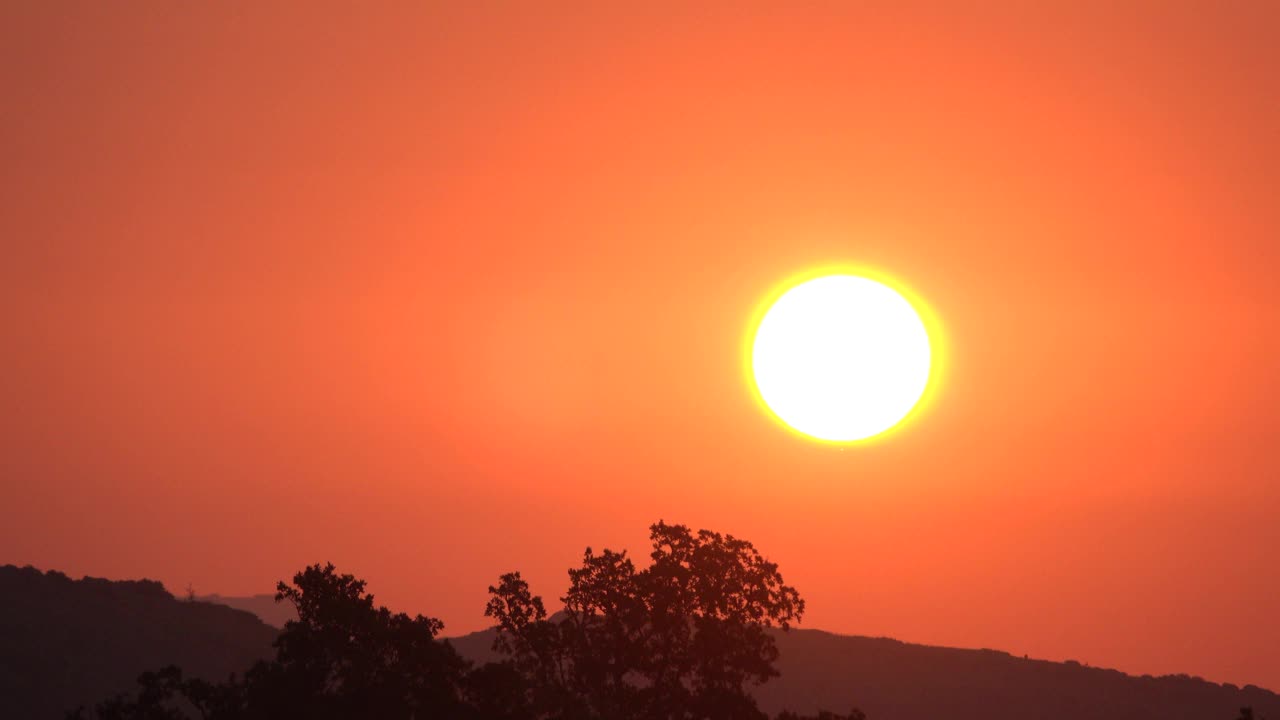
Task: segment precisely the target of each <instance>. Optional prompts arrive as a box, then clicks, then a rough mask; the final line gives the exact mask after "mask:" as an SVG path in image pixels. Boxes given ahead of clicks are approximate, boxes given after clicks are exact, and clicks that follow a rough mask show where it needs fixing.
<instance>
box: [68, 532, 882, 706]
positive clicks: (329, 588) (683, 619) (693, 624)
mask: <svg viewBox="0 0 1280 720" xmlns="http://www.w3.org/2000/svg"><path fill="white" fill-rule="evenodd" d="M650 541H651V543H652V546H653V550H652V552H651V553H650V560H651V562H650V563H649V564H648V565H647V566H646V567H644V568H642V569H641V568H637V567H636V565H635V563H634V562H633V561H632V560H631V558H630V557H629V556H628V554H627V553H626V552H625V551H621V552H615V551H612V550H603V551H602V552H600V553H595V552H594V551H592V550H591V548H587V550H586V552H585V553H584V555H583V560H582V564H581V565H580V566H579V567H576V568H572V569H570V570H569V589H568V591H567V592H566V593H565V595H564V596H563V597H562V598H560V600H561V602H562V603H563V606H564V609H563V611H561V612H558V613H556V614H554V615H549V614H548V612H547V610H546V607H545V605H544V603H543V601H542V598H541V597H539V596H536V595H534V594H533V593H532V592H531V590H530V588H529V586H528V583H526V582H525V581H524V579H523V578H522V577H521V576H520V573H518V572H512V573H508V574H506V575H503V576H502V577H501V578H500V579H499V581H498V584H497V585H495V586H492V587H490V588H489V592H490V599H489V602H488V605H487V607H486V610H485V613H486V615H487V616H489V617H491V618H493V619H494V621H495V629H496V631H497V633H496V640H495V648H494V649H495V650H497V651H498V652H499V653H500V654H501V656H502V659H501V660H500V661H499V662H493V663H487V664H485V665H481V666H478V667H477V666H474V665H473V664H471V663H468V662H467V661H465V660H464V659H462V658H461V657H460V656H459V655H458V653H457V652H456V651H455V650H454V648H453V646H452V645H450V644H449V642H448V641H443V640H440V639H438V637H437V636H438V634H439V633H440V631H441V629H442V628H443V624H442V623H441V622H440V621H439V620H437V619H435V618H430V617H425V616H422V615H418V616H415V617H410V616H408V615H406V614H404V613H393V612H391V611H390V610H388V609H387V608H385V607H381V606H378V605H376V604H375V603H374V597H373V595H371V594H369V593H368V592H367V591H366V589H365V583H364V581H363V580H359V579H357V578H356V577H354V576H353V575H347V574H341V573H339V572H338V571H337V570H336V569H335V568H334V566H333V565H332V564H328V565H323V566H322V565H312V566H309V567H307V568H305V569H304V570H303V571H301V572H299V573H297V574H296V575H295V576H294V577H293V582H292V584H286V583H283V582H281V583H279V585H278V586H277V592H276V600H277V602H290V603H292V604H293V605H294V606H295V607H296V608H297V611H298V619H297V620H296V621H290V622H289V623H287V624H286V626H285V628H284V630H283V632H282V633H281V634H280V636H279V638H277V640H276V642H275V645H274V647H275V658H274V659H272V660H269V661H263V662H260V663H258V664H257V665H255V666H254V667H252V668H250V669H249V670H248V671H247V672H245V673H244V674H243V675H240V676H232V677H231V678H229V679H228V680H227V681H225V682H221V683H210V682H206V681H203V680H199V679H191V678H184V676H183V673H182V671H181V670H180V669H178V668H176V667H167V668H164V669H162V670H160V671H158V672H150V673H146V674H144V675H143V676H142V677H141V678H139V689H138V690H137V691H136V692H135V693H133V694H131V695H128V696H120V697H116V698H112V699H109V700H106V701H104V702H102V703H100V704H99V705H98V706H97V707H96V708H95V709H94V711H93V712H92V713H87V712H86V711H85V710H83V709H81V710H79V711H77V712H75V713H72V714H71V715H70V716H69V717H71V718H79V719H81V720H83V719H85V718H88V717H97V718H99V720H184V719H186V718H193V717H194V718H201V719H202V720H258V719H259V718H262V719H265V718H288V717H298V718H308V719H316V720H330V719H331V720H339V719H344V718H388V719H392V718H394V719H397V720H398V719H402V718H403V719H405V720H417V719H420V718H443V719H446V720H451V719H456V720H490V719H492V720H763V719H764V718H766V716H765V714H764V713H763V712H761V711H760V710H759V709H758V708H757V707H756V703H755V700H754V698H753V697H752V695H751V692H750V688H751V687H752V686H753V685H756V684H759V683H764V682H767V681H768V680H769V679H770V678H773V677H776V676H777V675H778V671H777V669H776V667H775V662H776V661H777V658H778V651H777V648H776V646H775V643H774V640H773V637H772V636H771V635H770V634H769V632H768V630H769V629H770V628H780V629H782V630H786V629H788V628H789V627H790V626H791V625H792V624H793V623H796V622H799V621H800V619H801V617H802V616H803V614H804V600H803V599H801V597H800V595H799V593H798V592H797V591H796V589H795V588H793V587H791V586H789V585H786V584H784V582H783V579H782V575H781V574H780V573H779V571H778V567H777V565H775V564H774V563H771V562H769V561H768V560H766V559H765V558H764V557H763V556H762V555H761V554H760V553H759V551H757V550H756V549H755V547H754V546H753V545H752V544H751V543H749V542H747V541H745V540H741V539H738V538H735V537H733V536H732V535H722V534H720V533H716V532H711V531H708V530H700V531H697V532H694V531H691V530H690V529H689V528H688V527H685V526H683V525H667V524H665V523H663V522H658V523H656V524H654V525H653V526H651V527H650ZM785 717H786V718H787V720H800V719H798V718H797V717H796V716H794V715H791V714H786V715H785ZM821 717H822V719H823V720H861V718H862V716H861V713H858V712H857V711H855V712H854V713H853V714H851V715H848V716H843V715H832V714H830V713H824V714H823V715H822V716H821Z"/></svg>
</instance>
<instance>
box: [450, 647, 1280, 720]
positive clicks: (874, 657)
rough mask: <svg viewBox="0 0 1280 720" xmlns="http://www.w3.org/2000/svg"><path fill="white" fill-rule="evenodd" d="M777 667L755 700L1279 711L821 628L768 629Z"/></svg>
mask: <svg viewBox="0 0 1280 720" xmlns="http://www.w3.org/2000/svg"><path fill="white" fill-rule="evenodd" d="M775 636H776V637H777V641H778V650H779V652H780V653H781V656H780V658H779V661H778V669H779V670H780V671H781V672H782V677H780V678H777V679H775V680H772V681H770V682H769V683H766V684H765V685H763V686H761V687H760V688H759V689H758V690H757V692H756V698H757V699H758V700H759V702H760V707H761V709H763V710H765V711H767V712H769V713H770V714H773V713H775V712H777V711H779V710H783V709H788V710H796V711H799V712H815V711H817V710H819V709H827V710H834V711H837V712H842V711H847V710H849V709H850V708H853V707H855V706H856V707H858V708H861V709H862V710H863V711H864V712H866V713H867V716H868V718H870V720H939V719H940V718H946V720H1005V719H1008V720H1015V719H1017V720H1025V719H1026V718H1036V719H1037V720H1215V719H1217V720H1235V719H1236V718H1237V717H1239V711H1240V708H1241V707H1244V706H1252V707H1253V708H1254V710H1255V717H1257V718H1259V720H1262V719H1266V720H1280V695H1276V694H1275V693H1272V692H1270V691H1267V690H1263V689H1261V688H1257V687H1254V686H1252V685H1247V686H1245V687H1244V688H1243V689H1241V688H1237V687H1235V686H1233V685H1218V684H1216V683H1211V682H1207V681H1205V680H1200V679H1197V678H1190V677H1187V676H1185V675H1180V676H1166V677H1160V678H1153V677H1149V676H1146V677H1134V676H1131V675H1126V674H1124V673H1122V672H1119V671H1117V670H1103V669H1100V668H1091V667H1084V666H1082V665H1079V664H1077V663H1071V662H1066V663H1056V662H1049V661H1047V660H1027V659H1024V658H1020V657H1014V656H1012V655H1009V654H1008V653H1003V652H997V651H995V650H960V649H954V648H941V647H931V646H928V645H912V644H909V643H904V642H899V641H897V640H890V639H887V638H868V637H858V636H850V635H834V634H832V633H828V632H823V631H821V630H798V629H797V630H792V631H790V632H786V633H782V632H778V633H776V634H775ZM451 641H452V642H453V645H454V647H456V648H457V649H458V652H460V653H462V654H463V655H464V656H466V657H468V658H471V659H473V660H476V661H485V660H489V659H492V658H494V657H495V654H494V652H493V650H492V646H493V631H491V630H486V631H483V632H478V633H472V634H470V635H465V636H462V637H458V638H452V639H451Z"/></svg>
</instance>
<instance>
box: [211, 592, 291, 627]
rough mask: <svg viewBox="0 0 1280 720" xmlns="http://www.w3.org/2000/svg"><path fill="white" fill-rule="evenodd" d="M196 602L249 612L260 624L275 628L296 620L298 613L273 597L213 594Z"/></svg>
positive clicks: (289, 604)
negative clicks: (255, 616)
mask: <svg viewBox="0 0 1280 720" xmlns="http://www.w3.org/2000/svg"><path fill="white" fill-rule="evenodd" d="M196 600H198V601H200V602H209V603H217V604H219V605H226V606H227V607H233V608H235V609H237V610H245V611H247V612H251V613H253V614H254V615H257V616H258V618H259V619H261V620H262V622H264V623H266V624H268V625H270V626H272V627H276V628H283V627H284V624H285V623H286V622H288V621H290V620H297V619H298V611H297V610H296V609H294V607H293V605H292V604H291V603H287V602H279V603H278V602H276V596H275V595H250V596H248V597H226V596H223V595H218V594H216V593H215V594H213V595H201V596H198V597H196Z"/></svg>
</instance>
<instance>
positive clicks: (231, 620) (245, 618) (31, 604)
mask: <svg viewBox="0 0 1280 720" xmlns="http://www.w3.org/2000/svg"><path fill="white" fill-rule="evenodd" d="M278 632H279V631H278V630H277V629H276V628H273V627H270V626H268V625H267V624H266V623H264V622H262V621H261V620H260V619H258V617H257V616H255V615H253V614H252V613H249V612H245V611H242V610H235V609H233V608H230V607H226V606H224V605H220V604H216V603H207V602H190V601H186V600H178V599H177V598H175V597H174V596H173V595H171V594H170V593H169V592H168V591H167V590H165V588H164V586H163V585H161V584H160V583H158V582H155V581H151V580H126V581H111V580H103V579H99V578H91V577H86V578H83V579H81V580H72V579H71V578H69V577H67V576H66V575H64V574H62V573H60V572H57V571H49V572H47V573H44V572H41V571H39V570H37V569H35V568H32V567H22V568H20V567H15V566H13V565H5V566H0V717H5V718H22V719H24V720H42V719H43V718H62V717H63V714H64V712H65V711H66V710H68V709H70V708H74V707H76V706H78V705H81V704H85V705H88V704H92V703H94V702H97V701H99V700H101V699H102V698H103V697H106V696H108V695H112V694H115V693H120V692H125V691H128V690H131V689H132V688H133V687H134V686H135V685H136V684H137V679H138V675H139V673H142V672H143V671H146V670H154V669H156V668H159V667H161V666H164V665H166V664H169V663H174V664H178V665H180V666H182V667H183V668H184V669H185V670H186V671H187V672H188V673H189V674H190V675H192V676H194V677H200V678H205V679H209V680H222V679H225V678H226V677H227V676H228V675H230V674H231V673H232V672H243V671H244V670H245V669H246V668H248V667H249V666H250V665H251V664H252V663H253V662H255V661H256V660H259V659H261V658H263V657H265V656H266V655H267V654H268V653H269V652H270V651H271V642H272V641H273V640H274V639H275V637H276V635H277V634H278Z"/></svg>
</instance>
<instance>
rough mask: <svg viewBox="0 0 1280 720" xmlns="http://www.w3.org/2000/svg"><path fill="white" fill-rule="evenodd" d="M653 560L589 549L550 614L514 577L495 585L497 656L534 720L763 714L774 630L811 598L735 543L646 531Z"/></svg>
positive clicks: (661, 528) (704, 534)
mask: <svg viewBox="0 0 1280 720" xmlns="http://www.w3.org/2000/svg"><path fill="white" fill-rule="evenodd" d="M649 537H650V541H651V542H652V544H653V552H652V553H650V558H651V560H652V563H651V564H650V565H649V567H647V568H645V569H643V570H637V569H636V567H635V564H634V563H633V562H632V561H631V559H630V558H629V557H628V556H627V553H626V552H625V551H624V552H614V551H611V550H605V551H603V552H602V553H600V554H596V553H594V552H592V550H591V549H590V548H588V549H587V550H586V552H585V554H584V556H583V561H582V565H581V566H580V567H578V568H576V569H572V570H570V571H569V580H570V587H569V590H568V592H567V594H566V595H565V596H564V597H563V598H561V600H562V601H563V602H564V606H565V610H564V613H563V614H562V615H558V616H557V617H554V618H548V616H547V612H546V609H545V607H544V605H543V602H542V599H541V598H540V597H537V596H534V595H533V594H532V593H531V592H530V590H529V586H528V583H526V582H525V581H524V580H523V578H521V576H520V574H519V573H510V574H507V575H504V576H502V578H501V579H500V581H499V584H498V585H497V586H494V587H490V588H489V592H490V595H491V597H490V600H489V604H488V607H487V608H486V610H485V613H486V615H489V616H490V617H493V618H494V619H495V620H496V621H497V627H498V637H497V640H496V642H495V649H496V650H498V651H500V652H503V653H505V654H506V655H507V656H508V657H509V658H510V662H511V664H512V667H513V668H514V670H515V671H516V672H517V673H519V674H520V675H521V676H522V677H523V678H524V680H525V683H526V686H527V688H528V697H527V699H528V703H529V707H530V708H531V709H532V711H533V712H534V713H535V714H536V716H537V717H546V718H553V717H563V718H705V719H707V720H718V719H720V718H726V719H728V718H735V719H736V718H758V717H764V714H763V713H761V712H760V711H759V710H758V709H757V708H756V704H755V700H754V698H752V697H751V695H750V693H749V691H748V686H749V685H752V684H758V683H763V682H766V681H768V680H769V679H770V678H772V677H776V676H777V674H778V672H777V670H776V669H775V667H774V662H775V661H776V660H777V656H778V651H777V648H776V646H775V644H774V640H773V638H772V637H771V636H770V635H769V634H768V632H766V630H767V628H770V627H780V628H782V629H783V630H786V629H788V628H789V627H790V625H791V623H793V622H798V621H799V620H800V618H801V616H802V615H803V614H804V600H803V599H801V598H800V596H799V593H797V592H796V590H795V588H793V587H791V586H788V585H785V584H784V583H783V579H782V575H781V574H780V573H779V572H778V568H777V565H775V564H773V563H771V562H768V561H767V560H765V559H764V558H763V557H762V556H761V555H760V553H759V552H758V551H757V550H756V549H755V547H754V546H753V545H752V544H751V543H749V542H747V541H745V540H741V539H738V538H735V537H733V536H732V535H722V534H720V533H715V532H711V531H708V530H700V531H698V532H697V533H694V532H692V531H690V529H689V528H688V527H686V526H683V525H667V524H665V523H663V522H659V523H657V524H655V525H653V526H651V527H650V536H649Z"/></svg>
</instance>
